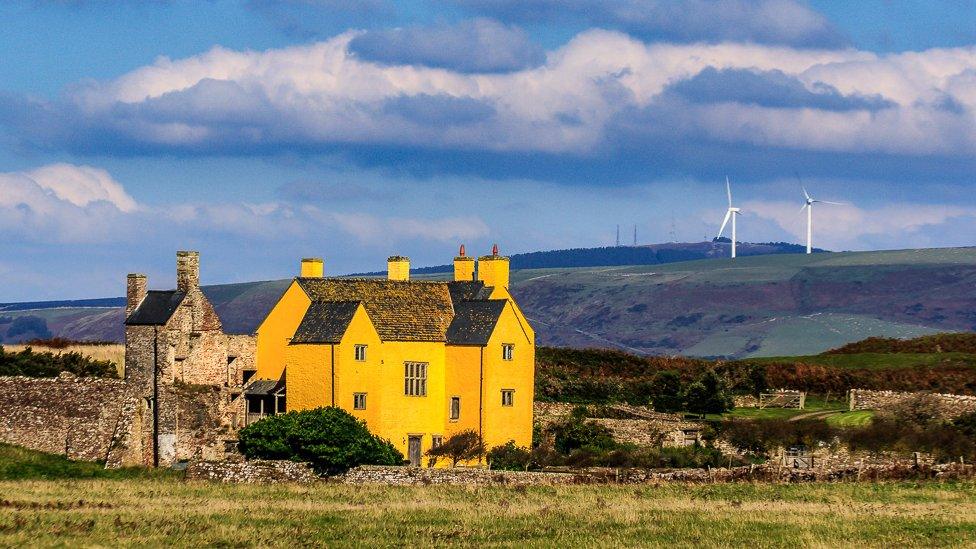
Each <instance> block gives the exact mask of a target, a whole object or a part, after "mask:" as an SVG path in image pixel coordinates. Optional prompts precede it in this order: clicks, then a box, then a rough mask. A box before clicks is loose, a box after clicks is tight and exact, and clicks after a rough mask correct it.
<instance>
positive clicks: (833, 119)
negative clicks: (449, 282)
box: [0, 0, 976, 301]
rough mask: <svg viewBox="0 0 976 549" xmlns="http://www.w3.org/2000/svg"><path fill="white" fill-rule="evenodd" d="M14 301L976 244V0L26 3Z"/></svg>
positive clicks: (15, 176)
mask: <svg viewBox="0 0 976 549" xmlns="http://www.w3.org/2000/svg"><path fill="white" fill-rule="evenodd" d="M0 20H2V21H4V22H5V23H6V25H5V29H4V32H3V33H0V240H2V242H3V245H2V247H0V280H2V281H3V282H5V284H2V285H0V301H16V300H34V299H57V298H80V297H95V296H108V295H120V294H121V293H122V284H123V283H124V275H125V273H126V272H130V271H142V272H146V273H148V274H149V275H150V281H151V285H152V286H154V287H165V286H167V285H170V284H172V282H173V278H174V275H173V272H172V271H173V255H174V252H175V251H176V250H177V249H184V248H190V249H199V250H200V251H201V252H203V254H204V255H203V273H202V275H203V279H204V282H208V283H221V282H234V281H244V280H255V279H266V278H279V277H287V276H291V275H293V274H294V272H295V270H296V269H297V264H298V259H299V258H300V257H302V256H307V255H318V256H324V257H325V259H326V265H327V266H326V269H327V271H329V272H331V273H347V272H355V271H362V270H376V269H381V268H382V267H383V265H384V263H383V261H384V259H385V257H386V256H387V255H391V254H405V255H409V256H411V257H412V258H413V261H414V264H416V265H427V264H438V263H444V262H447V261H448V260H449V259H450V257H452V256H453V254H454V252H455V251H456V249H457V246H458V244H460V243H462V242H464V243H465V244H466V245H467V248H468V249H469V250H472V251H474V252H485V251H487V250H489V249H490V247H491V244H492V243H493V242H498V243H499V245H500V246H501V248H502V250H503V252H507V253H517V252H523V251H533V250H539V249H553V248H564V247H580V246H598V245H607V244H611V243H612V242H613V239H614V227H615V226H616V225H617V224H620V225H621V226H622V227H625V228H626V231H623V232H625V234H627V235H630V232H631V230H632V227H633V226H634V225H637V226H638V232H639V236H640V240H641V242H643V243H651V242H660V241H665V240H668V239H669V236H668V233H669V231H670V228H671V219H672V216H673V217H674V219H675V225H676V232H677V236H678V237H679V239H680V240H685V241H697V240H701V239H703V238H706V237H707V238H711V237H712V236H714V233H715V231H716V230H717V228H718V227H717V226H718V223H719V222H720V221H721V217H722V214H723V213H724V212H723V209H724V207H725V205H724V192H723V188H722V187H723V181H724V177H725V175H729V176H730V177H731V178H732V181H733V185H734V193H735V196H736V201H737V202H738V203H739V204H737V205H739V206H740V207H742V208H743V214H744V215H743V216H742V218H741V220H740V224H739V229H740V233H739V234H740V238H741V239H743V240H750V241H770V240H789V241H800V240H801V237H802V234H803V223H802V217H801V216H800V215H799V214H798V210H799V206H800V200H799V198H800V197H799V195H800V191H799V187H800V185H801V181H802V184H803V185H806V186H807V187H808V188H810V189H811V191H813V193H814V194H815V195H817V196H819V197H823V198H824V199H828V200H841V201H844V202H848V203H849V204H850V205H849V206H843V207H835V208H828V207H824V208H822V209H820V210H818V211H817V221H816V223H817V225H816V226H817V231H816V235H817V241H816V244H817V245H818V246H823V247H826V248H830V249H837V250H841V249H879V248H900V247H920V246H958V245H970V244H972V238H971V235H973V234H976V199H974V198H973V196H972V187H973V183H974V181H973V178H974V175H973V174H974V173H976V161H974V158H976V155H974V152H976V119H974V114H973V113H974V109H976V46H974V44H976V2H969V1H955V2H948V1H946V2H939V1H929V2H921V1H918V2H915V1H903V2H896V1H861V2H834V1H810V2H803V1H797V0H760V1H755V2H747V1H745V0H672V1H663V0H620V1H618V2H597V1H595V0H561V1H558V2H557V1H556V0H517V1H516V0H412V1H409V2H395V3H394V2H388V1H386V0H346V1H339V0H290V1H280V2H272V1H270V0H237V1H231V0H206V1H185V0H157V1H136V0H128V1H127V0H117V1H111V0H47V1H45V0H10V1H8V2H4V3H2V4H0Z"/></svg>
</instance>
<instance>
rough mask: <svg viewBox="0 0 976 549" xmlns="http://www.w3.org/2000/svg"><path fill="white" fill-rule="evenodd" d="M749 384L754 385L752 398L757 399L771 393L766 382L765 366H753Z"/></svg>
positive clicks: (750, 369)
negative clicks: (768, 392)
mask: <svg viewBox="0 0 976 549" xmlns="http://www.w3.org/2000/svg"><path fill="white" fill-rule="evenodd" d="M749 384H750V385H752V396H754V397H756V398H759V395H760V394H762V393H765V392H767V391H769V382H768V381H766V367H765V366H764V365H762V364H753V365H751V366H750V367H749Z"/></svg>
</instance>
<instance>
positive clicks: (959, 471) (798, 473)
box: [335, 463, 976, 486]
mask: <svg viewBox="0 0 976 549" xmlns="http://www.w3.org/2000/svg"><path fill="white" fill-rule="evenodd" d="M974 475H976V467H974V466H973V465H963V464H959V463H950V464H944V465H925V464H923V465H921V466H918V467H915V466H911V465H906V464H902V463H890V464H872V465H859V466H853V467H834V468H825V469H790V468H786V467H781V466H778V465H765V466H747V467H733V468H719V469H624V468H620V469H617V468H605V467H591V468H587V469H569V468H555V467H554V468H549V469H547V470H546V472H523V471H490V470H487V469H423V468H416V467H392V466H372V465H371V466H362V467H356V468H354V469H350V470H349V471H348V472H346V474H345V475H342V476H340V477H337V478H336V479H335V480H336V481H338V482H342V483H344V484H380V485H386V486H432V485H455V486H559V485H571V484H662V483H669V482H680V483H693V484H705V483H715V482H824V481H828V482H829V481H857V480H898V479H927V478H941V479H963V478H973V476H974Z"/></svg>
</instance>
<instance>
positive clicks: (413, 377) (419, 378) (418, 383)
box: [403, 362, 427, 396]
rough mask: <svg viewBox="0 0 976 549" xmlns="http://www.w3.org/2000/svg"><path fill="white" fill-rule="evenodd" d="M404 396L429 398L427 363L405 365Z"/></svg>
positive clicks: (405, 363) (408, 363)
mask: <svg viewBox="0 0 976 549" xmlns="http://www.w3.org/2000/svg"><path fill="white" fill-rule="evenodd" d="M403 394H405V395H407V396H427V363H426V362H404V363H403Z"/></svg>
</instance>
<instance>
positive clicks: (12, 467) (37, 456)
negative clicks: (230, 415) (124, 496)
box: [0, 443, 174, 480]
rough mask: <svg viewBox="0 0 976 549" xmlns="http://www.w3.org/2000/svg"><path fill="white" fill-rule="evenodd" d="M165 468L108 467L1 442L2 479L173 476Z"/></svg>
mask: <svg viewBox="0 0 976 549" xmlns="http://www.w3.org/2000/svg"><path fill="white" fill-rule="evenodd" d="M173 474H174V473H172V472H170V471H168V470H165V469H157V470H150V469H143V468H127V469H105V467H104V465H103V464H101V463H96V462H91V461H71V460H69V459H67V458H65V457H64V456H59V455H55V454H46V453H43V452H36V451H34V450H28V449H27V448H23V447H20V446H14V445H11V444H4V443H0V480H27V479H31V480H55V479H127V478H155V477H165V476H173Z"/></svg>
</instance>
